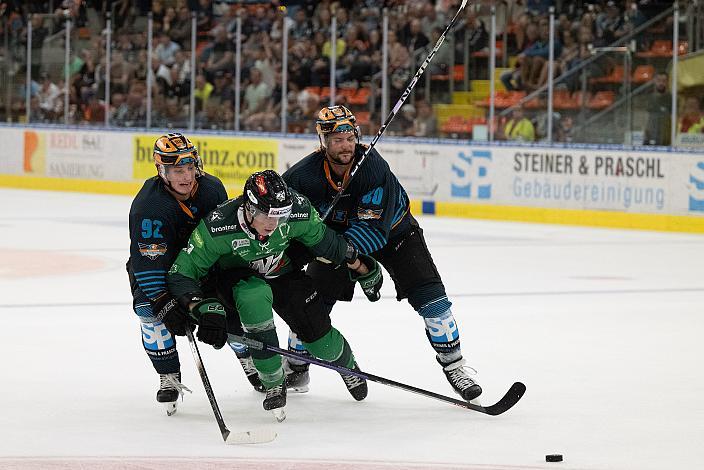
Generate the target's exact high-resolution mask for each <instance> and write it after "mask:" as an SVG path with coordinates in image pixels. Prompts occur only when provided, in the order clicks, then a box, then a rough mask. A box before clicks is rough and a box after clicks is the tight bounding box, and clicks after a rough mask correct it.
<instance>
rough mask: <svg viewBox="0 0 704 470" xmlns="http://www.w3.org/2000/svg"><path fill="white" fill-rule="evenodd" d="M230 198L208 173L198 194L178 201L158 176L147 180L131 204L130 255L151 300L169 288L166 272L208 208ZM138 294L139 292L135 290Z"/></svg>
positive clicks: (130, 263)
mask: <svg viewBox="0 0 704 470" xmlns="http://www.w3.org/2000/svg"><path fill="white" fill-rule="evenodd" d="M226 200H227V192H226V191H225V187H224V186H223V184H222V182H221V181H220V180H219V179H217V178H215V177H214V176H211V175H208V174H205V175H203V176H201V177H200V178H198V189H197V190H196V191H195V195H194V196H193V197H192V198H190V199H188V200H187V201H185V202H181V201H178V200H177V199H176V198H174V197H173V196H172V195H171V194H170V193H169V192H168V191H167V189H166V186H165V184H164V182H163V180H162V179H161V178H160V177H159V176H155V177H153V178H150V179H148V180H147V181H145V183H144V186H142V189H141V190H140V191H139V193H138V194H137V196H136V197H135V199H134V201H132V206H131V207H130V259H129V261H128V263H127V268H128V271H131V272H132V273H133V274H134V278H135V280H136V282H137V285H138V287H139V290H141V291H142V293H144V294H145V295H146V297H148V298H149V299H150V300H154V299H156V298H157V297H159V295H161V294H163V293H164V292H166V290H167V288H166V273H167V271H168V270H169V268H171V265H172V264H173V262H174V260H175V259H176V256H177V255H178V253H179V251H180V250H181V248H184V247H185V246H186V243H187V242H188V237H189V236H190V235H191V232H193V229H194V228H195V227H196V226H197V225H198V223H199V222H200V220H201V219H202V218H203V217H205V215H206V214H208V212H210V211H212V210H213V209H215V207H216V206H217V205H218V204H220V203H222V202H223V201H226ZM135 295H136V294H135Z"/></svg>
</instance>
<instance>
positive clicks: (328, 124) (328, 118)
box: [315, 105, 359, 144]
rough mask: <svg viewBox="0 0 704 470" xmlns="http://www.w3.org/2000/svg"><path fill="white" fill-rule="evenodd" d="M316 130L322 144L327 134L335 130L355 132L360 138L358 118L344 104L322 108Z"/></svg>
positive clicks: (316, 122)
mask: <svg viewBox="0 0 704 470" xmlns="http://www.w3.org/2000/svg"><path fill="white" fill-rule="evenodd" d="M315 131H316V132H317V133H318V137H319V138H320V143H321V144H322V143H323V140H324V137H325V136H326V135H328V134H333V133H335V132H354V135H355V136H356V137H357V140H359V128H358V127H357V120H356V119H355V117H354V114H352V111H350V110H349V109H347V108H346V107H345V106H342V105H336V106H328V107H326V108H323V109H321V110H320V112H319V113H318V119H317V120H316V121H315Z"/></svg>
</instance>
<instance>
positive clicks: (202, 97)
mask: <svg viewBox="0 0 704 470" xmlns="http://www.w3.org/2000/svg"><path fill="white" fill-rule="evenodd" d="M213 88H214V87H213V84H212V83H210V82H208V81H207V80H206V79H205V75H203V74H202V73H199V74H198V75H196V85H195V90H194V94H195V97H196V112H200V111H202V110H203V109H205V105H206V104H208V98H210V94H211V93H212V92H213Z"/></svg>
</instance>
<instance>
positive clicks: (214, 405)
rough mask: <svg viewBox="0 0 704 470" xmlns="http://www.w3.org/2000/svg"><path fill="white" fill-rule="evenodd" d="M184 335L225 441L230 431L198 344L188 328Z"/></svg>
mask: <svg viewBox="0 0 704 470" xmlns="http://www.w3.org/2000/svg"><path fill="white" fill-rule="evenodd" d="M186 336H188V343H189V344H190V345H191V351H192V352H193V359H194V360H195V362H196V367H197V368H198V372H199V373H200V378H201V380H202V381H203V388H205V394H206V395H207V396H208V400H209V401H210V407H211V408H212V409H213V414H214V415H215V421H217V422H218V427H219V428H220V434H222V440H223V441H225V442H227V438H228V436H229V435H230V431H229V430H228V429H227V426H225V420H224V419H222V413H220V407H219V406H218V402H217V400H215V393H213V387H212V386H211V385H210V380H208V374H207V373H206V372H205V366H204V365H203V359H202V358H201V357H200V351H198V344H197V343H196V340H195V338H193V331H191V329H190V328H186Z"/></svg>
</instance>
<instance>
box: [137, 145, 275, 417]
mask: <svg viewBox="0 0 704 470" xmlns="http://www.w3.org/2000/svg"><path fill="white" fill-rule="evenodd" d="M154 163H155V165H156V168H157V172H158V175H157V176H154V177H152V178H149V179H148V180H147V181H145V183H144V186H142V189H141V190H140V191H139V193H138V194H137V196H136V197H135V199H134V201H133V202H132V206H131V207H130V215H129V227H130V258H129V260H128V261H127V272H128V275H129V279H130V287H131V289H132V297H133V308H134V311H135V313H136V314H137V316H138V317H139V319H140V322H141V329H142V344H143V346H144V349H145V351H146V353H147V356H148V357H149V359H150V360H151V361H152V365H153V366H154V369H156V371H157V373H158V374H159V377H160V387H159V391H158V392H157V401H158V402H160V403H164V406H165V407H166V412H167V414H169V415H172V414H173V413H175V412H176V403H177V399H178V397H179V395H183V392H184V390H188V389H187V388H186V387H185V386H184V385H183V384H182V383H181V372H180V363H179V358H178V352H177V350H176V342H175V338H174V336H173V335H185V334H186V328H189V327H190V326H189V323H188V321H187V319H186V318H187V317H186V315H185V313H184V312H182V311H181V308H180V307H179V306H178V305H177V303H176V302H175V300H174V299H173V298H172V297H171V296H170V295H169V293H168V290H167V288H166V273H167V271H168V270H169V268H170V267H171V265H172V263H173V261H174V259H176V256H177V255H178V253H179V251H180V250H181V249H182V248H183V247H185V246H186V242H187V241H188V237H189V236H190V235H191V232H192V231H193V229H194V228H195V227H196V225H198V222H200V220H201V218H202V217H204V216H205V215H206V214H207V213H208V212H210V211H211V210H213V209H214V208H215V207H216V206H217V205H218V204H220V203H221V202H223V201H225V200H227V193H226V191H225V187H224V186H223V184H222V182H221V181H220V180H219V179H218V178H216V177H214V176H211V175H209V174H207V173H205V172H204V171H203V163H202V160H201V158H200V156H199V155H198V152H197V150H196V148H195V146H194V145H193V144H192V143H191V141H190V140H189V139H187V138H186V137H185V136H184V135H182V134H176V133H174V134H167V135H163V136H161V137H159V138H158V139H157V141H156V143H155V144H154ZM227 282H229V281H227V280H226V273H213V274H212V276H211V280H210V283H209V284H208V287H209V289H210V290H211V292H214V294H213V295H216V294H215V292H216V291H217V288H218V283H220V284H225V283H227ZM223 292H226V291H223ZM235 315H236V313H235ZM233 323H237V324H239V322H233ZM199 333H200V331H199ZM230 346H231V348H232V349H233V350H234V351H235V353H236V355H237V357H238V359H239V361H240V363H241V364H242V367H243V369H244V371H245V374H247V378H248V379H249V381H250V383H252V385H253V386H254V388H255V389H258V390H263V388H262V385H261V382H260V381H259V377H258V376H257V373H256V370H255V368H254V364H253V362H252V358H251V355H250V354H249V351H248V350H247V349H246V348H245V347H244V346H243V345H239V344H231V345H230Z"/></svg>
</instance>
